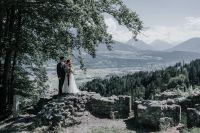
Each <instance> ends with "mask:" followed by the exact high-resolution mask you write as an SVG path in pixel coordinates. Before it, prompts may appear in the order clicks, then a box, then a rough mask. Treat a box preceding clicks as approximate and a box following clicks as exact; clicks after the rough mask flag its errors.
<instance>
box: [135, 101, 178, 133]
mask: <svg viewBox="0 0 200 133" xmlns="http://www.w3.org/2000/svg"><path fill="white" fill-rule="evenodd" d="M134 114H135V122H136V124H137V125H140V126H141V125H142V126H145V127H150V128H154V129H156V130H162V129H166V128H168V127H173V126H177V125H178V124H179V122H180V119H181V107H180V106H179V105H175V104H170V105H168V104H167V101H151V100H147V101H136V102H135V107H134Z"/></svg>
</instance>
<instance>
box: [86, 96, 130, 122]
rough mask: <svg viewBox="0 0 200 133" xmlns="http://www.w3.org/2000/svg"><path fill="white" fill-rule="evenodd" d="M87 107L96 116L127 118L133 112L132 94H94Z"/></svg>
mask: <svg viewBox="0 0 200 133" xmlns="http://www.w3.org/2000/svg"><path fill="white" fill-rule="evenodd" d="M87 109H88V110H89V111H90V112H91V113H92V114H93V115H96V116H101V117H106V118H111V119H116V118H127V117H129V114H130V113H131V97H130V96H118V97H117V96H112V97H107V98H106V97H99V96H98V97H97V96H92V97H91V99H90V101H89V102H88V104H87Z"/></svg>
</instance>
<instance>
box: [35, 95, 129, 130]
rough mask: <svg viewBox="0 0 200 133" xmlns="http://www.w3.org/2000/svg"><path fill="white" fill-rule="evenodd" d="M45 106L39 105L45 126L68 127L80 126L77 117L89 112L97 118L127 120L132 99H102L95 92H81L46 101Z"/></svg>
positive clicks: (39, 115) (126, 97)
mask: <svg viewBox="0 0 200 133" xmlns="http://www.w3.org/2000/svg"><path fill="white" fill-rule="evenodd" d="M44 101H45V102H39V103H45V104H38V105H37V106H36V110H37V109H40V111H39V113H38V115H37V116H38V118H39V119H41V123H42V124H44V125H51V126H52V127H55V126H62V127H68V126H71V125H74V124H78V123H79V122H80V121H79V120H78V119H76V117H80V116H82V115H84V112H85V111H89V112H90V113H92V114H93V115H95V116H100V117H104V118H111V119H115V118H127V117H129V113H130V111H131V97H129V96H112V97H102V96H101V95H100V94H98V93H94V92H81V93H78V94H66V95H63V96H58V97H54V98H52V99H50V100H44Z"/></svg>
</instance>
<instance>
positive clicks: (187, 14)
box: [105, 0, 200, 45]
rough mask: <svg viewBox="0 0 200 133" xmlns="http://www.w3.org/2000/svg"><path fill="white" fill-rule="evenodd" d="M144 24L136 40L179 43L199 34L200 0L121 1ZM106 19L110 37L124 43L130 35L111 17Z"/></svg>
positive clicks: (199, 35) (107, 16)
mask: <svg viewBox="0 0 200 133" xmlns="http://www.w3.org/2000/svg"><path fill="white" fill-rule="evenodd" d="M123 1H124V4H126V5H127V7H128V8H129V9H131V10H132V11H135V12H136V13H137V14H138V15H139V17H140V18H141V20H142V21H143V23H144V29H143V31H142V34H140V35H139V36H138V39H140V40H143V41H144V42H146V43H151V42H153V41H155V40H162V41H166V42H169V43H171V44H174V45H176V44H178V43H180V42H183V41H185V40H188V39H190V38H193V37H200V0H123ZM105 22H106V24H107V25H108V32H109V33H111V34H112V35H113V39H114V40H117V41H120V42H126V41H128V40H129V39H131V37H132V35H131V33H130V32H129V31H128V29H126V28H125V27H123V26H119V25H118V23H117V21H115V20H114V18H113V17H112V16H109V15H106V16H105Z"/></svg>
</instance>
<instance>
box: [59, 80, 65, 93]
mask: <svg viewBox="0 0 200 133" xmlns="http://www.w3.org/2000/svg"><path fill="white" fill-rule="evenodd" d="M64 81H65V78H61V79H59V85H58V87H59V92H58V95H61V94H62V87H63V84H64Z"/></svg>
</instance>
